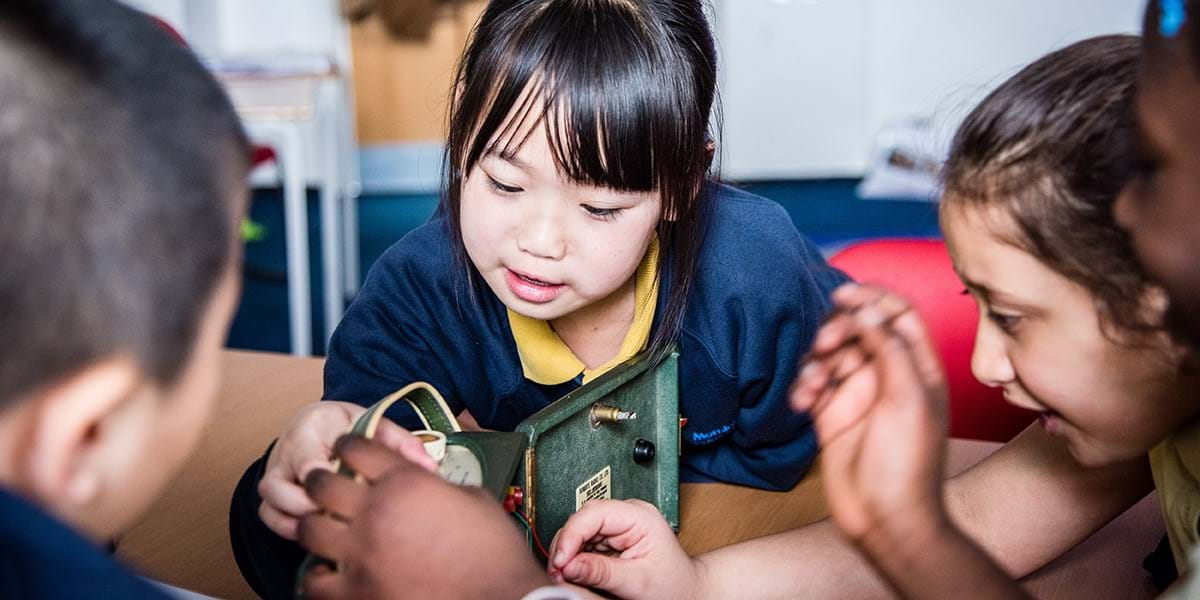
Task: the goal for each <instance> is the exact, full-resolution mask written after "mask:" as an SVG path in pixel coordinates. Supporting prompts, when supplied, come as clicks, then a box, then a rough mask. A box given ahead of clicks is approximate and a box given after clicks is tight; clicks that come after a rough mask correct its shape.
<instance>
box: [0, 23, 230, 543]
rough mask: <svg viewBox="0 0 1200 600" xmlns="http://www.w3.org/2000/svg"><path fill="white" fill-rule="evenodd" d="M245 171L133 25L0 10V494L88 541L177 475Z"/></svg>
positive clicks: (204, 373)
mask: <svg viewBox="0 0 1200 600" xmlns="http://www.w3.org/2000/svg"><path fill="white" fill-rule="evenodd" d="M248 156H249V154H248V148H247V144H246V140H245V138H244V135H243V133H242V130H241V126H240V124H239V121H238V119H237V116H236V114H235V113H234V112H233V109H232V107H231V105H230V103H229V101H228V99H227V98H226V97H225V95H224V93H223V92H222V90H221V89H220V87H219V86H218V84H217V83H216V82H215V81H214V80H213V79H212V77H211V76H210V75H209V74H208V73H207V72H206V71H205V70H204V68H203V67H202V66H201V65H200V64H199V62H198V61H197V60H196V58H195V57H194V56H193V55H192V54H191V53H190V52H189V51H188V50H187V49H186V48H184V47H182V46H181V45H179V44H178V43H177V42H176V41H175V40H174V39H173V38H171V37H170V36H169V35H168V34H167V33H166V32H165V31H164V30H163V29H162V28H160V27H159V26H158V25H156V24H155V23H153V22H152V21H151V20H150V19H149V17H147V16H146V15H145V14H143V13H140V12H137V11H134V10H132V9H130V8H128V7H126V6H124V5H121V4H117V3H115V2H111V1H109V0H61V1H60V0H53V1H48V0H25V1H11V2H4V3H2V4H0V256H2V257H3V260H2V261H0V331H2V332H4V344H3V346H2V349H0V485H2V486H3V487H5V488H8V489H10V490H13V491H15V492H17V493H19V494H21V495H23V496H25V497H27V498H29V499H31V500H33V501H34V502H37V503H39V504H41V505H43V506H44V507H46V508H47V509H48V510H50V511H51V512H52V513H54V514H55V515H56V516H58V517H59V518H61V519H63V520H65V521H67V522H68V523H71V524H72V525H74V526H76V527H77V528H79V529H80V530H82V531H83V532H84V533H86V534H89V535H90V536H92V537H94V538H97V539H100V538H105V537H109V536H111V535H113V534H114V533H116V532H117V531H120V530H121V529H122V528H123V527H126V526H127V525H128V524H129V523H130V522H131V521H132V520H133V519H134V518H135V517H136V516H137V515H138V514H139V513H140V512H141V511H142V510H143V509H144V508H145V507H146V506H148V504H149V503H150V501H151V500H152V499H153V497H154V496H155V495H156V494H157V492H158V490H159V489H161V487H162V485H163V484H164V483H165V482H166V481H167V480H168V478H169V476H170V475H171V474H173V472H174V471H175V469H177V468H178V466H179V465H180V464H181V463H182V461H183V459H184V458H185V457H186V455H187V454H188V452H189V451H190V449H191V447H192V446H193V445H194V442H195V441H196V439H197V437H198V436H199V431H200V428H201V427H202V425H203V422H204V420H205V418H206V417H207V414H208V410H209V406H210V404H211V401H212V397H213V395H214V391H215V385H216V370H217V369H216V367H217V360H218V350H219V349H220V347H221V345H222V344H223V342H224V337H225V333H226V329H227V325H228V320H229V317H230V315H231V313H232V308H233V305H234V304H235V298H236V296H237V287H238V286H237V279H236V277H235V275H234V274H235V272H236V270H235V269H234V265H235V264H236V262H237V258H238V256H239V251H238V247H239V246H238V245H237V241H236V237H235V233H236V225H237V222H238V219H239V218H240V215H241V213H242V208H243V203H244V201H245V198H244V194H245V191H244V189H245V188H244V177H245V175H246V173H247V163H248V158H247V157H248Z"/></svg>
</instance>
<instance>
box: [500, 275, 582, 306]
mask: <svg viewBox="0 0 1200 600" xmlns="http://www.w3.org/2000/svg"><path fill="white" fill-rule="evenodd" d="M504 279H505V282H506V283H507V284H508V290H509V291H510V292H512V293H513V295H515V296H516V297H517V298H520V299H521V300H524V301H526V302H532V303H534V304H545V303H546V302H550V301H551V300H554V299H555V298H557V297H558V296H559V295H560V294H562V292H563V291H564V290H566V288H567V286H565V285H563V284H561V283H550V282H548V281H542V280H540V279H537V278H536V277H532V276H530V275H526V274H524V273H520V272H518V271H514V270H512V269H509V268H505V269H504Z"/></svg>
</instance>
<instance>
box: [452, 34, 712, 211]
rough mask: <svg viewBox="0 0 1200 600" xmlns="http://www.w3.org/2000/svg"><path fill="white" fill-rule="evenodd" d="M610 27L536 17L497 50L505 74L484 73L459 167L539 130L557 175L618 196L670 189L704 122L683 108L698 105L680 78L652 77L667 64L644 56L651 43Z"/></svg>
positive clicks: (511, 151) (513, 147) (513, 149)
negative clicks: (479, 114)
mask: <svg viewBox="0 0 1200 600" xmlns="http://www.w3.org/2000/svg"><path fill="white" fill-rule="evenodd" d="M618 21H619V20H616V19H597V20H594V21H593V20H591V19H588V20H583V19H580V18H577V17H574V16H573V15H570V14H561V11H554V10H547V11H543V12H542V13H540V14H539V15H538V16H537V17H536V18H535V19H534V21H533V22H532V23H530V24H529V25H528V27H526V28H525V30H524V31H523V32H522V35H520V36H518V37H517V38H516V39H515V40H514V43H513V44H511V45H510V46H509V47H508V48H505V49H504V50H503V51H502V52H498V53H497V54H503V55H504V60H503V61H499V64H507V65H508V68H507V69H504V70H503V71H500V70H496V71H493V72H492V73H491V74H492V78H491V79H492V81H491V85H490V86H489V87H490V89H491V92H490V94H489V96H490V102H488V104H487V110H486V111H484V116H483V118H482V119H480V121H479V123H478V127H476V129H475V134H474V138H473V139H472V140H471V141H470V144H469V148H470V151H469V152H468V153H467V161H466V162H465V165H464V166H465V167H466V168H467V169H470V168H472V167H473V166H474V165H475V164H476V163H477V162H478V160H480V159H481V158H482V157H483V156H484V155H486V154H488V153H495V154H498V155H500V156H512V155H515V154H516V153H517V151H519V150H520V148H521V146H522V145H523V144H524V143H525V142H526V141H527V140H528V138H529V136H530V135H534V134H536V133H538V132H544V133H545V135H546V137H547V141H548V142H549V145H550V149H551V152H552V154H553V156H554V161H555V164H556V166H557V168H558V170H559V172H560V173H561V174H563V175H564V176H566V177H567V178H569V179H571V180H573V181H576V182H579V183H583V184H587V185H592V186H598V187H608V188H613V189H617V190H623V191H652V190H658V189H661V188H664V187H667V188H670V187H672V186H673V184H675V183H676V182H675V181H673V180H674V179H675V178H674V177H671V173H673V172H679V174H680V175H683V174H684V172H686V171H688V170H689V169H690V167H691V165H692V164H693V163H694V162H695V160H696V158H695V157H693V156H682V155H681V149H683V148H694V149H696V150H697V151H699V150H700V148H702V146H703V139H704V133H705V129H704V128H705V125H706V124H705V123H697V122H696V118H695V117H694V116H693V114H692V113H694V112H695V110H694V109H692V110H690V111H689V110H688V109H686V108H685V107H688V106H693V107H694V106H695V104H696V102H697V101H698V99H696V98H694V97H692V94H689V93H688V92H689V91H690V90H693V89H694V87H693V86H692V85H691V84H690V83H685V82H684V81H683V80H682V79H683V77H684V76H685V75H682V74H675V75H670V74H664V73H660V72H656V71H659V70H660V69H655V67H654V66H653V65H654V64H656V63H657V64H670V61H666V60H664V59H662V58H653V57H651V56H649V55H648V54H647V46H649V47H651V51H652V52H658V51H659V49H658V48H657V47H656V45H655V44H654V42H653V38H652V37H650V36H647V38H648V39H642V40H636V39H631V37H634V36H630V35H629V31H628V30H619V27H618V26H617V25H614V23H615V22H618ZM488 70H491V69H488ZM484 85H486V84H484ZM697 140H699V141H697ZM664 165H676V167H675V168H670V167H668V168H666V169H664V168H663V166H664ZM689 175H690V173H689Z"/></svg>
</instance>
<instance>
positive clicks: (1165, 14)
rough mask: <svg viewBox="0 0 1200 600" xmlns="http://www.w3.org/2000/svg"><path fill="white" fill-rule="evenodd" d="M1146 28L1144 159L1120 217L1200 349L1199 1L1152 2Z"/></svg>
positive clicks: (1185, 333)
mask: <svg viewBox="0 0 1200 600" xmlns="http://www.w3.org/2000/svg"><path fill="white" fill-rule="evenodd" d="M1143 32H1144V35H1143V68H1142V70H1141V72H1140V74H1139V79H1138V94H1137V102H1136V115H1137V125H1138V144H1137V157H1138V158H1137V162H1136V170H1135V174H1134V177H1133V179H1132V181H1131V182H1130V185H1129V186H1128V187H1127V188H1126V190H1125V193H1124V194H1122V195H1121V201H1120V202H1119V203H1118V204H1117V218H1118V220H1119V221H1120V222H1121V224H1122V225H1123V226H1125V227H1126V229H1127V230H1128V231H1129V233H1130V236H1131V237H1132V239H1133V245H1134V247H1135V248H1136V249H1137V254H1138V258H1139V259H1140V260H1141V262H1142V265H1143V266H1144V268H1145V269H1146V271H1147V272H1148V273H1150V274H1151V275H1152V276H1153V277H1154V279H1155V280H1156V281H1157V282H1159V283H1160V284H1161V285H1162V286H1163V287H1164V288H1165V289H1166V290H1167V292H1168V296H1169V297H1170V307H1169V309H1168V311H1167V325H1168V328H1169V329H1170V331H1171V332H1172V333H1173V334H1174V335H1175V336H1176V337H1178V339H1180V340H1182V341H1184V342H1186V343H1188V344H1189V345H1191V346H1192V347H1193V348H1200V317H1198V316H1197V315H1200V270H1198V269H1197V268H1196V251H1197V249H1198V248H1200V241H1198V240H1200V152H1198V151H1197V150H1200V119H1197V118H1196V117H1197V115H1198V114H1200V2H1197V1H1195V0H1190V1H1185V0H1151V1H1150V2H1149V3H1148V5H1147V8H1146V18H1145V22H1144V25H1143Z"/></svg>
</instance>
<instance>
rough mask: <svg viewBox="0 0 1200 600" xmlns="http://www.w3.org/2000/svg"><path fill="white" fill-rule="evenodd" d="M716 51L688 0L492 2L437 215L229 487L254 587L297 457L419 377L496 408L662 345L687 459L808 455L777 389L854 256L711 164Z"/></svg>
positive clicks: (274, 590) (492, 425)
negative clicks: (302, 398) (824, 243)
mask: <svg viewBox="0 0 1200 600" xmlns="http://www.w3.org/2000/svg"><path fill="white" fill-rule="evenodd" d="M715 69H716V54H715V46H714V43H713V38H712V34H711V32H710V30H709V26H708V23H707V21H706V18H705V16H704V13H703V10H702V6H701V2H699V1H698V0H693V1H683V2H680V1H677V0H651V1H645V2H628V1H623V0H598V1H590V2H580V1H575V0H495V1H493V2H491V3H490V4H488V6H487V7H486V9H485V11H484V13H483V15H482V17H481V19H480V21H479V23H478V25H477V27H476V29H475V31H474V33H473V35H472V37H471V39H470V41H469V43H468V46H467V49H466V51H465V54H464V55H463V57H462V60H461V63H460V66H459V70H458V74H457V77H456V79H455V80H456V88H455V90H454V98H453V102H452V108H451V113H450V119H449V134H448V139H447V181H446V190H445V196H444V199H443V202H442V204H441V207H440V209H439V211H438V214H436V215H435V216H434V218H433V219H432V220H430V222H429V223H427V224H426V225H424V226H422V227H420V228H418V229H417V230H415V231H413V232H412V233H410V234H409V235H407V236H405V237H404V238H403V239H402V240H401V241H400V242H398V243H397V244H396V245H395V246H393V247H392V248H391V249H390V250H389V251H388V252H387V253H385V254H384V256H383V257H382V258H380V260H379V261H378V262H377V263H376V264H375V265H374V267H372V269H371V271H370V273H369V274H368V277H367V281H366V283H365V285H364V287H363V289H362V291H361V292H360V294H359V297H358V298H357V299H356V300H355V302H354V303H353V304H352V305H351V306H350V308H349V310H348V311H347V313H346V316H345V318H344V320H343V321H342V323H341V324H340V325H339V327H338V329H337V331H336V333H335V334H334V336H333V339H332V341H331V342H330V347H329V356H328V359H327V362H326V367H325V393H324V397H325V401H323V402H320V403H317V404H315V405H313V406H311V407H309V408H307V409H305V410H304V411H303V412H302V413H301V414H300V415H298V416H297V417H296V419H295V420H294V422H293V423H292V425H291V426H290V427H289V428H288V430H287V431H285V432H284V433H283V434H282V435H281V436H280V438H279V439H278V440H277V441H276V442H275V443H274V444H273V446H272V448H271V449H270V450H269V451H268V454H267V456H265V457H263V459H261V460H259V461H258V462H256V463H255V464H254V465H252V466H251V467H250V469H249V470H248V471H247V473H246V475H245V476H244V477H243V480H242V482H241V483H240V484H239V486H238V489H237V491H236V493H235V496H234V499H233V507H232V514H231V533H232V537H233V543H234V548H235V553H236V555H237V557H238V562H239V565H240V567H241V568H242V571H243V574H244V575H246V577H247V579H248V580H249V581H250V583H251V584H252V586H253V587H254V588H255V590H256V591H257V592H259V593H260V594H261V595H263V596H265V597H269V598H270V597H280V596H283V595H290V594H291V592H292V589H291V584H292V581H293V578H294V575H295V566H296V564H298V562H299V560H300V558H301V553H300V550H299V549H298V547H296V546H295V544H293V543H292V542H290V541H289V540H291V539H294V538H295V535H296V522H297V518H298V517H300V516H302V515H304V514H306V513H309V512H311V511H312V510H313V508H314V506H313V504H312V502H311V500H310V499H309V498H308V497H307V496H306V494H305V493H304V490H303V488H302V487H301V485H300V483H301V482H302V481H303V480H304V477H305V475H306V474H307V473H308V472H309V471H310V470H311V469H313V468H315V467H320V466H326V467H327V466H328V465H329V462H330V447H331V446H332V443H333V440H334V439H335V438H336V437H337V436H338V435H339V434H341V433H343V432H344V431H345V430H346V429H347V427H348V426H349V424H350V423H352V422H353V421H354V419H355V418H356V417H357V416H358V415H360V414H361V413H362V412H363V410H364V407H365V406H369V405H371V404H372V403H374V402H375V401H377V400H379V399H380V398H382V397H384V396H386V395H387V394H389V393H391V392H392V391H394V390H396V389H398V388H400V387H402V386H403V385H405V384H407V383H410V382H413V381H418V380H421V381H427V382H429V383H431V384H432V385H433V386H434V387H436V388H437V389H438V390H439V391H441V393H442V394H443V395H444V396H445V399H446V401H447V403H448V404H449V406H450V407H451V409H452V410H454V411H455V412H456V413H463V420H464V421H468V422H470V421H474V422H476V423H477V424H478V426H480V427H483V428H488V429H498V430H510V429H512V428H513V427H515V426H516V425H517V424H518V423H519V422H520V421H521V420H522V419H524V418H526V417H528V416H529V415H531V414H533V413H534V412H536V411H538V410H539V409H541V408H544V407H545V406H547V405H548V404H549V403H550V402H552V401H554V400H555V399H557V398H559V397H561V396H563V395H565V394H566V393H568V392H570V391H571V390H573V389H575V388H577V387H578V386H580V385H581V384H582V383H586V382H587V381H590V380H591V379H593V378H595V377H597V376H598V375H600V374H602V373H604V372H605V371H607V370H608V369H609V368H611V367H613V366H615V365H617V364H619V363H621V362H622V361H625V360H627V359H629V358H631V357H632V356H634V355H635V354H637V353H639V352H642V351H647V350H648V351H651V352H658V351H664V350H666V349H668V348H670V347H672V346H674V347H675V348H676V349H677V350H678V352H679V355H680V366H679V385H680V411H681V413H682V416H683V417H686V418H687V425H686V427H684V428H683V430H682V441H683V456H682V457H681V459H680V460H681V464H680V477H681V479H682V480H683V481H723V482H731V483H737V484H741V485H749V486H754V487H760V488H766V489H774V490H783V489H789V488H790V487H792V486H793V485H794V484H795V483H796V482H797V481H798V480H799V479H800V477H801V476H803V474H804V473H805V471H806V470H807V469H808V467H809V465H810V464H811V462H812V460H813V458H814V457H815V455H816V438H815V435H814V434H813V432H812V430H811V426H810V422H809V419H808V417H807V416H805V415H802V414H796V413H793V412H792V411H791V410H790V409H789V407H788V405H787V389H788V385H789V384H790V383H791V381H792V380H793V379H794V376H795V373H796V365H797V364H798V361H799V358H800V356H801V354H802V353H803V352H804V351H805V350H806V349H807V348H808V346H809V343H810V342H811V339H812V337H813V335H814V334H815V332H816V330H817V327H818V325H819V322H820V319H821V318H822V316H823V315H824V313H825V312H826V310H827V308H828V306H829V303H828V299H827V295H828V293H829V292H830V291H831V290H832V289H834V288H835V287H836V286H837V285H839V284H841V283H843V282H844V281H845V277H844V276H843V275H842V274H841V273H839V272H837V271H836V270H834V269H832V268H830V267H828V266H827V265H826V264H825V263H824V261H823V259H822V258H821V256H820V254H819V253H818V252H817V250H816V249H815V248H814V247H813V245H812V244H811V243H809V242H808V241H807V240H806V239H805V238H804V237H802V236H801V235H800V234H799V233H797V231H796V229H795V227H794V226H793V225H792V223H791V221H790V219H789V217H788V216H787V214H786V212H785V211H784V210H783V209H782V208H781V207H779V206H778V205H776V204H774V203H772V202H770V201H767V200H765V199H763V198H759V197H756V196H753V195H750V194H747V193H744V192H740V191H737V190H734V189H732V188H730V187H726V186H723V185H719V184H717V183H714V182H713V181H711V180H709V179H708V178H707V177H708V171H709V167H710V164H711V162H712V157H713V151H714V146H713V142H712V141H711V139H712V138H711V136H710V134H709V123H710V117H711V113H712V106H713V101H714V97H715V83H716V72H715ZM467 415H469V417H468V416H467ZM396 418H397V419H398V420H399V422H400V423H401V424H407V425H410V426H412V425H415V422H414V421H413V420H411V415H403V414H401V415H396ZM389 432H392V433H389ZM394 432H395V428H394V427H385V428H384V429H383V431H382V432H381V435H382V436H383V439H384V440H385V441H386V440H387V439H389V436H394Z"/></svg>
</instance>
